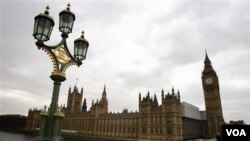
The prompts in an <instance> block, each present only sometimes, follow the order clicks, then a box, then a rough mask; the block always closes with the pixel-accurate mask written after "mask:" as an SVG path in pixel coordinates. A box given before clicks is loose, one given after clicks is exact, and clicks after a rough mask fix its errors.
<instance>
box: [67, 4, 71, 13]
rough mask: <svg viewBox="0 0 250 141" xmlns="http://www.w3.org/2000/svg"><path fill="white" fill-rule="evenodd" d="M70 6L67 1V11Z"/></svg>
mask: <svg viewBox="0 0 250 141" xmlns="http://www.w3.org/2000/svg"><path fill="white" fill-rule="evenodd" d="M70 6H71V5H70V3H68V4H67V10H69V11H70Z"/></svg>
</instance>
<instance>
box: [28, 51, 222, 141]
mask: <svg viewBox="0 0 250 141" xmlns="http://www.w3.org/2000/svg"><path fill="white" fill-rule="evenodd" d="M204 63H205V67H204V71H203V73H202V80H203V81H202V82H203V83H202V84H203V89H204V95H205V103H206V112H207V113H208V114H207V119H208V120H207V121H206V120H205V121H200V120H196V119H190V118H187V117H182V116H181V102H180V93H179V91H177V92H176V91H175V90H174V89H172V91H171V92H170V93H169V92H168V93H167V94H166V93H164V90H162V92H161V103H162V104H161V105H159V104H158V99H157V97H156V95H154V96H153V97H152V96H150V93H149V92H148V93H147V94H146V96H145V97H142V96H141V93H139V100H138V101H139V111H138V112H137V111H136V112H129V111H128V110H127V109H125V110H123V112H122V113H112V112H108V100H107V93H106V88H105V86H104V90H103V93H102V97H101V99H100V100H97V101H96V102H94V101H92V106H91V107H90V109H89V110H87V102H86V99H84V101H83V103H82V98H83V89H81V91H80V92H78V89H77V87H74V89H73V91H72V92H71V88H69V92H68V101H67V107H66V106H63V107H62V108H61V109H62V110H63V112H64V113H65V119H64V120H63V125H62V129H63V130H68V131H71V130H73V131H78V132H79V133H80V134H83V135H90V136H100V137H111V138H112V137H113V138H132V139H139V140H145V141H149V140H153V141H183V140H185V139H188V138H199V137H215V136H216V135H215V133H216V132H219V130H220V127H221V124H222V121H223V116H222V107H221V103H220V93H219V83H218V77H217V75H216V73H215V71H214V70H213V69H212V66H211V62H210V60H209V58H208V56H207V54H206V58H205V61H204ZM211 77H212V79H213V80H212V82H210V81H211V80H207V79H208V78H211ZM213 102H214V103H213ZM38 121H39V112H37V111H36V110H29V115H28V122H27V126H26V129H27V130H32V129H35V128H38Z"/></svg>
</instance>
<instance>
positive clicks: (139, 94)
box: [139, 92, 141, 102]
mask: <svg viewBox="0 0 250 141" xmlns="http://www.w3.org/2000/svg"><path fill="white" fill-rule="evenodd" d="M139 102H141V92H139Z"/></svg>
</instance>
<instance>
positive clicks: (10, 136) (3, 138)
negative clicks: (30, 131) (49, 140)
mask: <svg viewBox="0 0 250 141" xmlns="http://www.w3.org/2000/svg"><path fill="white" fill-rule="evenodd" d="M35 138H36V137H34V136H30V135H25V134H19V133H10V132H4V131H0V141H35Z"/></svg>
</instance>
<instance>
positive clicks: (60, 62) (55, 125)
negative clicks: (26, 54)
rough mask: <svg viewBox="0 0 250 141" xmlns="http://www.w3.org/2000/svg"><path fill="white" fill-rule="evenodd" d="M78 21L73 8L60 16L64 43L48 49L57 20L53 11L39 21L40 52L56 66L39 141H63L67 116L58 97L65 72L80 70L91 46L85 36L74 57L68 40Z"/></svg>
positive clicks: (36, 29)
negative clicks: (60, 106)
mask: <svg viewBox="0 0 250 141" xmlns="http://www.w3.org/2000/svg"><path fill="white" fill-rule="evenodd" d="M74 21H75V14H74V13H72V12H71V11H70V4H68V7H67V9H65V10H63V11H61V12H60V13H59V30H60V32H62V34H61V36H62V40H61V42H60V43H58V44H57V45H55V46H49V45H45V44H44V42H46V41H48V40H49V39H50V35H51V32H52V29H53V26H54V20H53V18H52V17H51V16H49V7H48V6H47V7H46V10H45V12H44V13H41V14H39V15H37V16H36V17H35V25H34V33H33V36H34V38H35V39H37V42H36V45H37V47H38V49H42V50H43V51H45V52H46V53H47V54H48V55H49V57H50V58H51V61H52V63H53V71H52V73H51V75H50V78H51V79H52V80H53V81H54V87H53V94H52V100H51V104H50V107H49V108H48V110H46V107H45V108H44V110H43V111H42V112H41V114H40V131H39V136H38V137H37V141H62V140H63V138H62V137H61V125H62V119H63V118H64V114H63V113H62V112H61V111H60V109H59V108H58V97H59V90H60V85H61V82H63V81H65V80H66V76H65V71H66V69H67V68H68V67H69V66H71V65H77V66H80V65H81V64H82V60H84V59H86V54H87V51H88V46H89V43H88V41H87V40H85V39H84V32H82V35H81V37H80V38H78V39H76V40H75V41H74V56H73V55H71V53H70V52H69V50H68V47H67V43H66V39H67V38H68V34H69V33H71V32H72V29H73V25H74Z"/></svg>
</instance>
